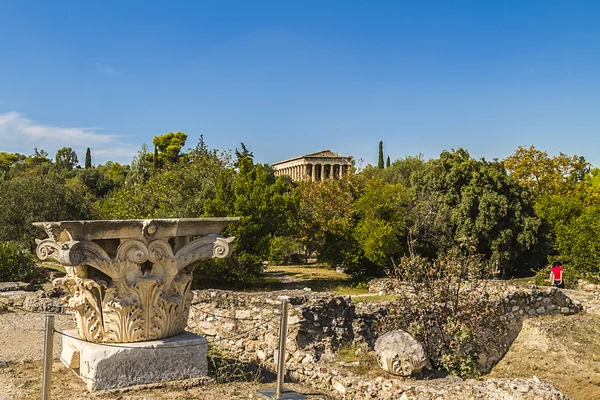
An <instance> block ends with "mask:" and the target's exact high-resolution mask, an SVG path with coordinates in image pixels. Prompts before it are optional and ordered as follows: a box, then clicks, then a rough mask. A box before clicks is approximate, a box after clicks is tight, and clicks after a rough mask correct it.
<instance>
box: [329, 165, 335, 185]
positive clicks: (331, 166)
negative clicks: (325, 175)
mask: <svg viewBox="0 0 600 400" xmlns="http://www.w3.org/2000/svg"><path fill="white" fill-rule="evenodd" d="M333 179H334V176H333V164H331V163H329V180H331V181H332V180H333Z"/></svg>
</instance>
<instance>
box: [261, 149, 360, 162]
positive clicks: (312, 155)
mask: <svg viewBox="0 0 600 400" xmlns="http://www.w3.org/2000/svg"><path fill="white" fill-rule="evenodd" d="M320 157H322V158H328V157H340V158H352V156H340V155H339V154H338V153H336V152H334V151H331V150H321V151H317V152H316V153H310V154H305V155H303V156H298V157H292V158H288V159H287V160H282V161H277V162H274V163H271V165H278V164H284V163H287V162H290V161H295V160H301V159H303V158H320Z"/></svg>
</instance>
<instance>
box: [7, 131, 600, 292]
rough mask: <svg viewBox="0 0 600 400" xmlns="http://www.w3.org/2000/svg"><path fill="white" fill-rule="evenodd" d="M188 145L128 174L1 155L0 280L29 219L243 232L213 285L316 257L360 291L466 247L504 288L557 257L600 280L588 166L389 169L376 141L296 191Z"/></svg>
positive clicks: (238, 157) (458, 163)
mask: <svg viewBox="0 0 600 400" xmlns="http://www.w3.org/2000/svg"><path fill="white" fill-rule="evenodd" d="M186 141H187V135H186V134H185V133H182V132H169V133H167V134H165V135H161V136H156V137H154V139H153V141H152V144H153V147H152V149H150V148H149V147H148V146H146V145H144V146H142V148H141V149H140V151H139V152H138V154H137V156H136V157H135V158H134V159H133V161H132V163H131V165H121V164H118V163H115V162H107V163H106V164H103V165H94V164H93V162H92V161H93V159H92V156H93V149H92V150H91V151H90V149H88V151H87V152H86V154H85V161H84V163H83V166H80V164H79V159H78V155H77V154H76V153H75V152H74V151H73V150H72V149H71V148H62V149H60V150H58V151H57V153H56V155H55V157H54V159H51V158H49V155H48V154H47V153H46V152H45V151H43V150H39V151H38V150H37V149H34V152H33V154H32V155H22V154H16V153H5V152H0V244H2V246H0V280H11V279H13V280H16V279H22V278H24V277H23V276H21V275H20V272H19V270H20V269H19V268H15V267H14V260H17V259H18V260H20V261H19V262H20V263H24V264H27V263H25V262H24V261H23V259H27V258H28V257H29V258H31V254H32V251H33V250H34V246H35V244H34V238H36V237H37V238H41V237H43V236H44V234H43V232H41V231H38V230H37V229H38V228H34V227H33V226H32V225H31V224H32V222H36V221H56V220H73V219H129V218H183V217H186V218H193V217H209V216H238V217H241V221H240V222H239V223H237V224H233V225H231V226H230V227H229V228H227V229H228V231H227V232H225V233H224V234H226V235H232V236H236V237H237V240H236V241H235V248H234V253H233V254H234V255H233V257H231V258H230V259H227V260H217V261H213V260H210V261H206V262H204V263H203V264H201V265H200V266H199V267H198V269H197V271H199V273H198V274H196V275H197V276H201V277H202V278H201V279H198V282H197V284H199V285H205V286H210V285H240V286H243V285H245V284H248V283H252V282H254V281H255V280H256V279H257V277H258V276H259V274H260V272H261V271H262V268H263V261H265V260H271V261H274V262H278V263H283V262H287V261H289V260H290V259H293V258H294V257H296V258H299V259H301V260H302V259H303V260H306V259H307V258H308V257H309V256H310V255H316V257H317V258H318V260H319V261H320V262H323V263H327V264H329V265H331V266H332V267H337V266H343V267H344V268H346V271H347V272H349V273H350V274H352V275H353V276H354V277H355V278H356V279H357V280H361V279H367V278H369V277H372V276H382V275H385V274H386V273H389V272H390V271H392V270H394V269H395V266H396V264H397V262H398V260H400V258H401V257H403V256H406V255H409V254H413V255H414V254H418V255H420V256H422V257H426V258H429V259H435V258H436V257H438V256H439V255H441V254H444V253H446V252H448V251H451V250H452V251H456V249H464V251H467V248H468V251H470V252H472V251H474V252H476V253H478V254H481V255H482V256H483V259H484V260H485V261H484V264H485V265H482V271H483V270H484V269H485V267H486V266H487V265H492V264H493V263H495V262H498V263H499V264H500V265H501V266H502V269H503V274H504V276H505V277H515V276H526V275H531V274H533V273H535V272H537V271H544V268H546V266H547V265H548V262H549V261H550V260H552V259H559V260H561V261H562V262H563V263H564V264H565V266H566V271H567V277H569V278H570V279H575V278H585V279H587V280H590V281H598V280H599V279H600V275H599V273H600V218H599V217H600V172H599V171H600V170H598V169H592V168H591V165H590V164H589V163H588V162H586V160H585V159H584V158H583V157H579V156H569V155H566V154H562V153H561V154H559V155H557V156H550V155H548V154H547V153H546V152H544V151H541V150H538V149H536V148H535V147H533V146H531V147H519V148H518V149H516V150H515V152H514V153H513V154H512V155H510V156H509V157H507V158H506V159H504V160H493V161H488V160H485V159H475V158H473V157H471V155H470V154H469V152H468V151H467V150H465V149H457V150H451V151H444V152H442V153H441V154H440V155H439V157H438V158H433V159H429V160H425V159H424V158H423V157H422V156H420V155H417V156H407V157H404V158H400V159H397V160H390V159H389V156H388V157H387V160H386V162H384V157H383V145H382V143H380V145H379V149H380V154H379V159H378V165H377V166H371V165H368V166H366V167H365V168H363V169H362V170H360V171H357V172H356V173H355V174H349V175H348V176H347V177H345V178H344V179H342V180H332V181H326V182H314V183H311V182H299V183H294V182H292V181H291V180H290V179H289V178H287V177H278V178H276V177H275V176H274V174H273V171H272V169H271V168H270V166H269V165H265V164H260V163H257V162H255V160H254V154H253V152H252V151H250V150H251V149H247V148H246V147H245V146H244V144H241V146H240V149H237V150H235V151H234V152H231V151H227V150H225V151H221V150H217V149H211V148H210V147H209V146H208V145H207V144H206V143H205V142H204V139H203V138H202V137H201V139H200V141H199V142H198V143H197V144H196V146H195V147H193V148H188V149H186ZM9 253H10V254H9ZM16 253H18V254H16ZM11 260H12V261H11ZM11 263H12V264H11ZM9 264H11V265H9ZM21 270H22V271H26V272H27V274H30V273H31V268H30V267H29V266H24V267H23V268H22V269H21ZM8 271H10V272H8ZM396 271H397V269H396ZM25 278H26V277H25Z"/></svg>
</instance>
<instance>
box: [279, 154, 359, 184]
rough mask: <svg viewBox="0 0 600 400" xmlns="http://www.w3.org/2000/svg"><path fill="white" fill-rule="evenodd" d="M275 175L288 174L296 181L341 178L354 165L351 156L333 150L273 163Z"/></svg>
mask: <svg viewBox="0 0 600 400" xmlns="http://www.w3.org/2000/svg"><path fill="white" fill-rule="evenodd" d="M271 167H272V168H273V170H274V172H275V176H282V175H287V176H289V177H291V178H292V179H293V180H294V181H304V180H308V181H323V180H326V179H341V178H342V177H343V176H344V175H346V174H348V172H349V171H350V168H351V167H352V157H351V156H340V155H339V154H338V153H336V152H334V151H331V150H321V151H317V152H316V153H310V154H306V155H304V156H299V157H294V158H290V159H287V160H283V161H278V162H275V163H273V164H271Z"/></svg>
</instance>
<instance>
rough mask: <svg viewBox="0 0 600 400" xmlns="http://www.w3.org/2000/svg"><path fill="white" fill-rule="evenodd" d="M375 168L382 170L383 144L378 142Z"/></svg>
mask: <svg viewBox="0 0 600 400" xmlns="http://www.w3.org/2000/svg"><path fill="white" fill-rule="evenodd" d="M377 168H379V169H383V142H382V141H380V142H379V156H378V157H377Z"/></svg>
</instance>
